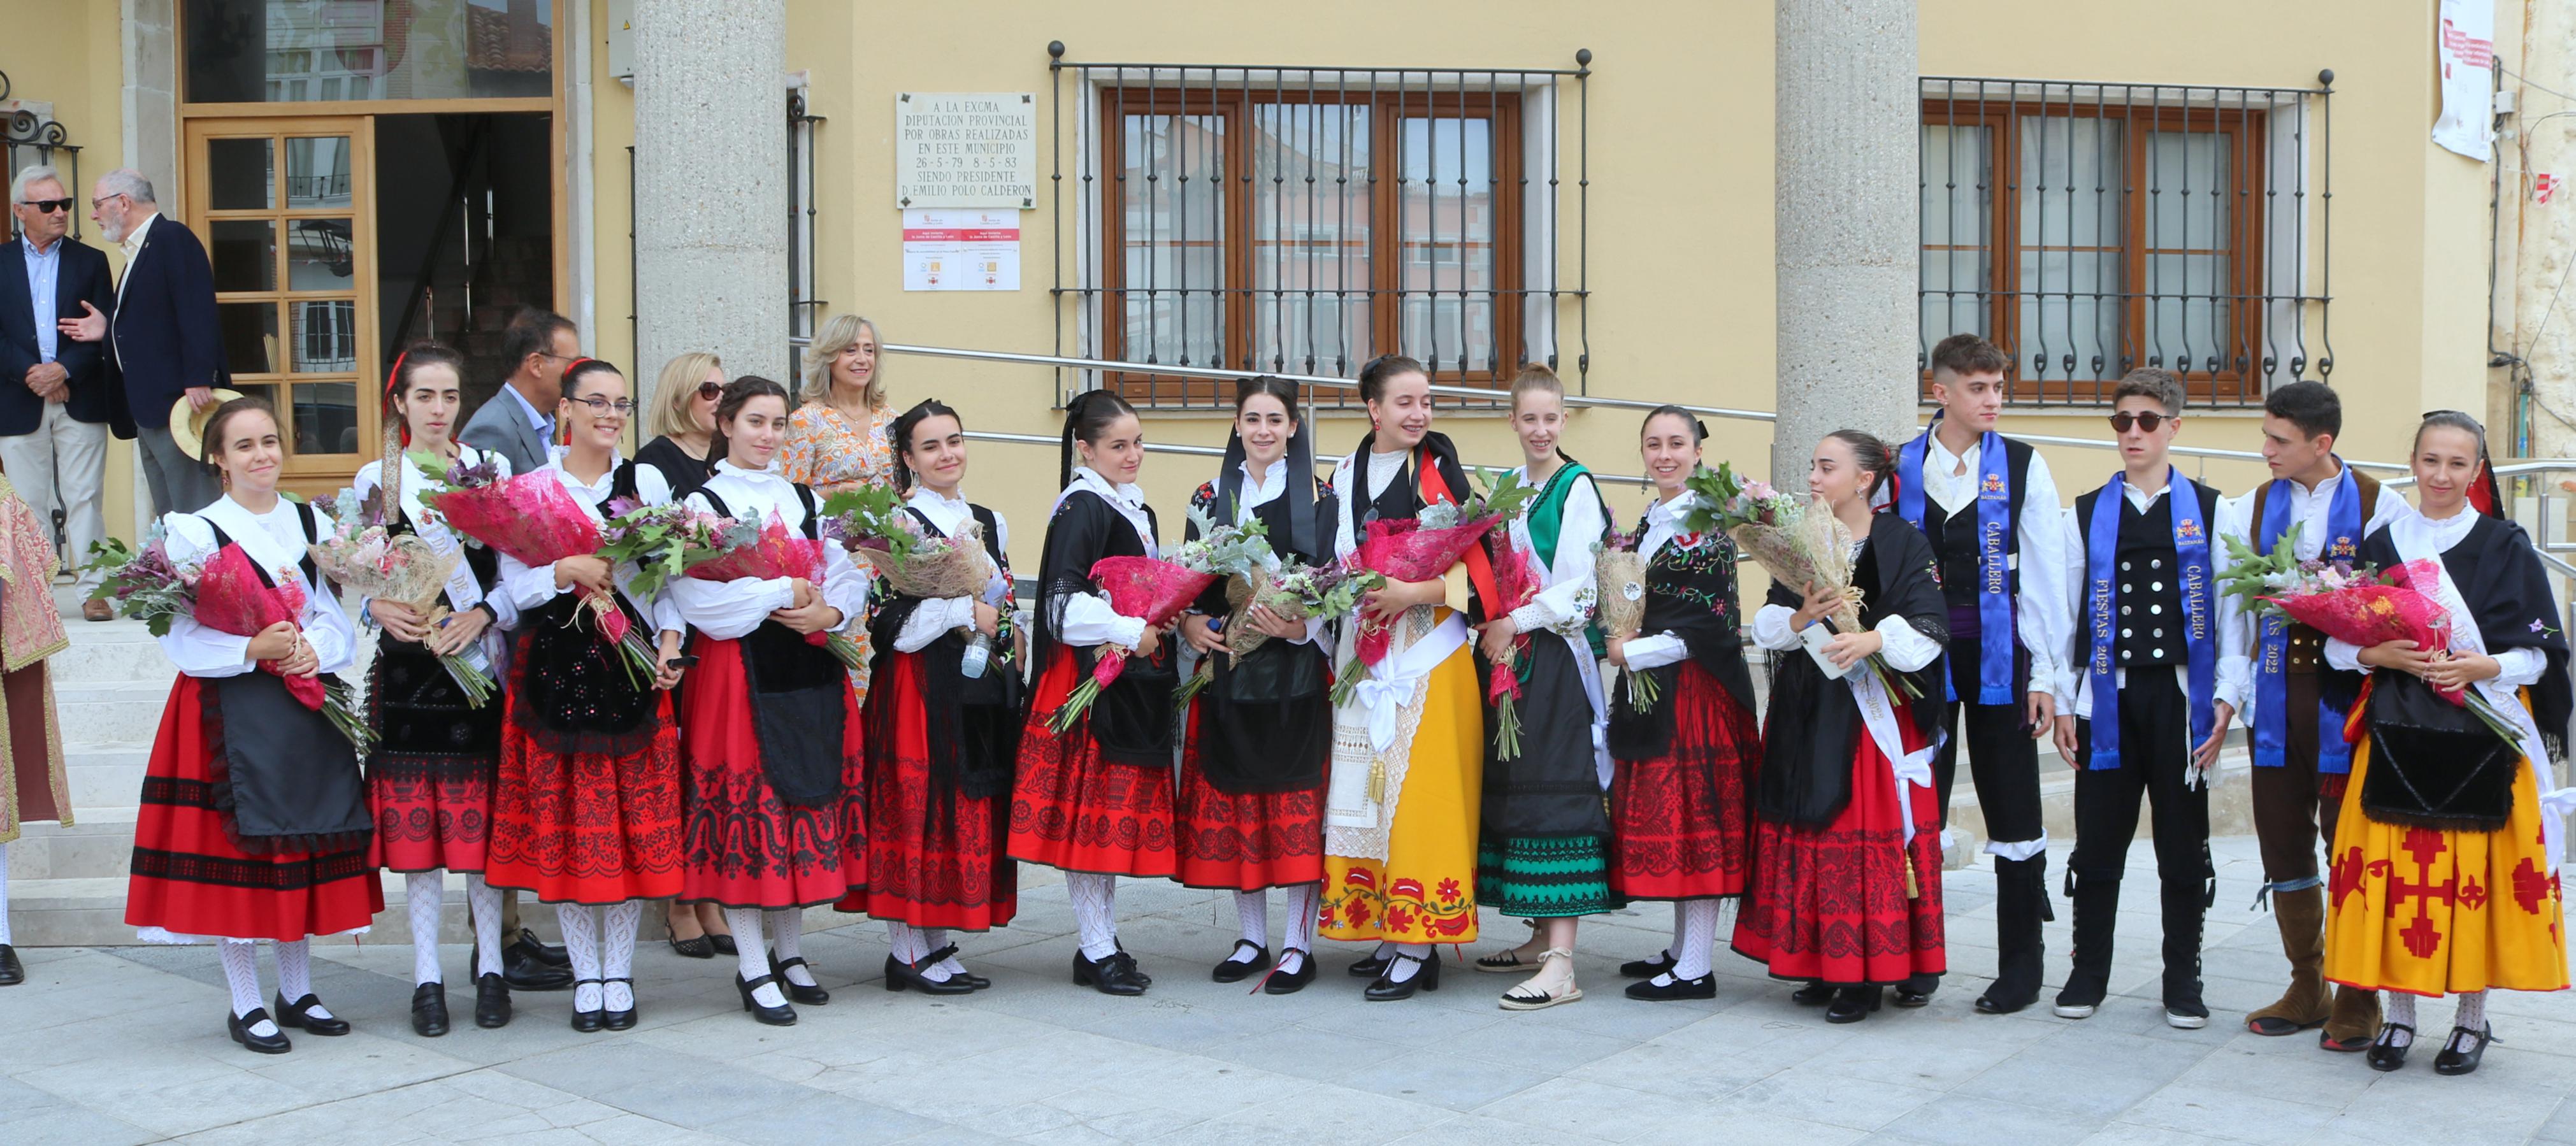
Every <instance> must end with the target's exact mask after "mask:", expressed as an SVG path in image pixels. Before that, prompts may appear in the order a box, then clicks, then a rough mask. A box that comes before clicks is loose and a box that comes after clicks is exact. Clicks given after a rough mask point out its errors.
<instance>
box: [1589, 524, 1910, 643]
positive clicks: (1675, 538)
mask: <svg viewBox="0 0 2576 1146" xmlns="http://www.w3.org/2000/svg"><path fill="white" fill-rule="evenodd" d="M1698 504H1699V498H1698V497H1697V496H1696V495H1694V494H1691V493H1689V492H1688V491H1684V492H1682V493H1678V494H1675V495H1673V496H1672V497H1671V498H1670V499H1667V500H1664V501H1659V502H1656V503H1655V504H1653V505H1650V506H1647V507H1646V535H1645V536H1644V537H1643V538H1640V539H1639V540H1638V542H1637V554H1638V557H1639V559H1641V560H1643V561H1644V562H1645V563H1646V571H1647V575H1648V576H1650V577H1651V576H1652V575H1653V573H1654V566H1655V555H1656V554H1658V553H1661V552H1663V550H1664V546H1667V545H1680V546H1682V547H1683V548H1685V549H1696V548H1699V547H1700V546H1702V545H1713V544H1715V543H1716V539H1715V538H1713V537H1709V536H1707V535H1705V534H1698V533H1694V534H1691V535H1689V536H1687V537H1685V536H1683V535H1682V533H1681V519H1682V515H1683V514H1686V513H1689V512H1690V511H1691V508H1692V507H1694V506H1696V505H1698ZM1907 627H1908V628H1912V627H1913V626H1910V625H1909V626H1907ZM1620 652H1621V654H1622V655H1623V656H1624V657H1625V658H1626V659H1627V662H1628V671H1630V672H1643V671H1645V670H1647V669H1652V668H1662V667H1664V666H1665V665H1668V664H1673V663H1675V662H1678V661H1680V660H1682V659H1683V658H1686V657H1688V656H1690V645H1689V643H1687V642H1685V641H1684V640H1682V637H1681V634H1679V633H1676V632H1673V631H1672V630H1670V629H1666V630H1665V631H1663V632H1660V633H1640V634H1638V635H1636V636H1634V637H1631V638H1629V639H1628V643H1626V644H1624V645H1621V646H1620Z"/></svg>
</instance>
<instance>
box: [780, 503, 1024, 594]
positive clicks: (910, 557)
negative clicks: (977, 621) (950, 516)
mask: <svg viewBox="0 0 2576 1146" xmlns="http://www.w3.org/2000/svg"><path fill="white" fill-rule="evenodd" d="M823 513H824V514H825V516H824V518H823V530H824V536H825V538H826V539H828V540H833V541H838V542H839V543H840V544H841V547H842V548H844V549H847V550H849V551H850V556H851V557H853V558H855V559H857V560H860V561H865V562H867V563H868V567H869V568H871V569H874V570H875V571H876V575H877V578H878V579H879V580H880V581H882V582H883V583H884V584H885V585H886V586H887V587H888V588H891V589H893V590H894V591H895V592H897V593H900V594H902V595H904V596H906V597H917V598H921V599H924V600H933V601H936V600H945V599H947V598H950V597H980V596H982V595H983V593H984V586H985V584H986V583H987V582H990V581H991V580H992V579H993V574H994V573H996V572H998V571H997V570H995V569H994V568H993V559H992V557H991V555H989V554H987V553H985V552H984V524H983V523H982V522H980V521H975V520H972V519H969V520H967V521H966V522H965V524H964V527H963V528H961V529H959V530H958V531H957V536H955V537H942V536H939V535H938V534H937V533H936V532H934V531H931V530H927V529H924V528H922V526H921V522H920V520H919V519H917V518H915V517H913V515H912V514H910V513H908V512H906V511H905V509H904V504H903V500H902V499H901V498H900V497H898V496H896V494H895V492H894V491H893V490H892V489H889V488H887V487H884V486H860V487H858V488H856V489H847V490H843V491H841V492H839V493H836V494H833V495H832V496H831V497H829V498H827V499H825V500H824V502H823Z"/></svg>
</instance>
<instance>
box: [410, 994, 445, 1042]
mask: <svg viewBox="0 0 2576 1146" xmlns="http://www.w3.org/2000/svg"><path fill="white" fill-rule="evenodd" d="M411 1033H413V1034H416V1035H419V1036H420V1037H422V1038H425V1039H434V1038H437V1037H439V1036H441V1035H444V1034H446V1033H447V984H445V983H423V984H421V985H420V986H417V987H414V988H412V989H411Z"/></svg>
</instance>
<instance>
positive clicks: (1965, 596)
mask: <svg viewBox="0 0 2576 1146" xmlns="http://www.w3.org/2000/svg"><path fill="white" fill-rule="evenodd" d="M2003 443H2004V476H2005V480H2007V481H2009V482H2010V483H2011V486H2012V489H2011V494H2012V499H2011V500H2010V501H2009V502H2007V503H2005V508H2006V512H2005V514H2004V553H2005V554H2006V564H2007V565H2008V566H2011V567H2012V568H2011V570H2010V573H2009V574H2008V576H2009V577H2010V578H2011V581H2010V583H2009V584H2007V585H2006V586H2005V587H2004V592H2005V593H2007V594H2009V595H2011V596H2014V597H2019V596H2020V595H2021V569H2020V568H2019V563H2018V562H2016V561H2013V560H2012V559H2013V558H2016V557H2019V556H2020V555H2021V502H2022V495H2023V493H2024V492H2026V491H2027V490H2028V489H2029V488H2030V459H2031V449H2030V446H2029V445H2028V444H2026V443H2023V442H2020V441H2017V440H2015V439H2012V438H2005V439H2003ZM1926 452H1927V453H1928V452H1929V451H1926ZM1924 464H1925V465H1926V466H1929V465H1930V464H1931V460H1930V459H1929V458H1926V459H1925V460H1924ZM1969 476H1970V478H1972V479H1973V478H1974V477H1975V475H1974V474H1971V475H1969ZM2051 512H2055V511H2054V510H2051ZM1923 536H1924V539H1925V540H1928V541H1930V542H1931V543H1932V551H1933V552H1934V553H1935V554H1938V555H1939V556H1940V558H1941V564H1940V569H1941V596H1942V598H1943V599H1944V600H1946V601H1948V602H1949V603H1951V604H1953V605H1961V606H1968V605H1974V604H1976V603H1977V594H1978V591H1979V589H1980V588H1981V582H1980V581H1979V578H1978V569H1977V566H1978V557H1979V554H1978V552H1977V499H1976V498H1975V497H1974V496H1971V497H1969V498H1968V499H1967V500H1966V501H1965V502H1964V503H1962V504H1961V505H1960V506H1959V508H1958V510H1957V511H1956V512H1952V511H1950V510H1947V509H1944V508H1942V505H1941V503H1940V502H1939V501H1938V500H1936V499H1935V498H1933V497H1932V496H1931V495H1930V494H1929V493H1926V494H1925V495H1924V497H1923Z"/></svg>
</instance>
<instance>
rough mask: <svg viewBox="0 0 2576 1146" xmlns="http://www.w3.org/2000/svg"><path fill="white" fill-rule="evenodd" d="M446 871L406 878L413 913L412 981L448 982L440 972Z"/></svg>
mask: <svg viewBox="0 0 2576 1146" xmlns="http://www.w3.org/2000/svg"><path fill="white" fill-rule="evenodd" d="M444 875H446V873H445V872H436V871H416V872H413V873H411V874H409V875H406V876H404V877H403V906H404V907H405V908H406V909H407V910H408V911H409V912H410V914H411V982H412V985H413V986H415V987H417V986H420V985H422V984H424V983H441V982H445V981H446V980H445V979H444V978H443V977H442V976H441V975H440V974H439V970H438V909H439V901H440V900H441V899H443V898H445V896H446V891H445V889H444V888H443V886H442V885H443V884H444V883H445V880H444V879H442V878H441V877H443V876H444Z"/></svg>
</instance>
